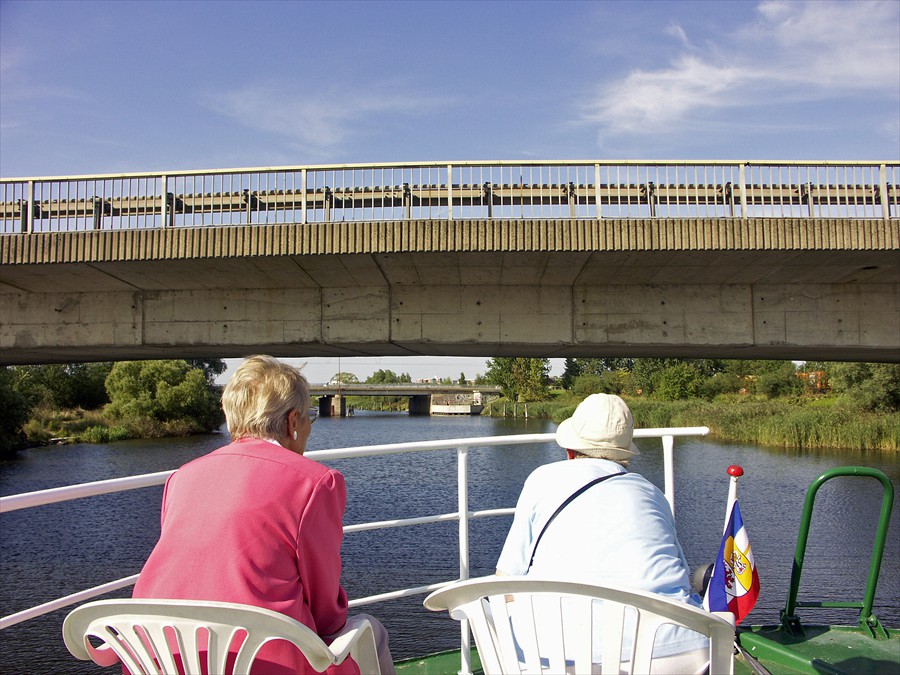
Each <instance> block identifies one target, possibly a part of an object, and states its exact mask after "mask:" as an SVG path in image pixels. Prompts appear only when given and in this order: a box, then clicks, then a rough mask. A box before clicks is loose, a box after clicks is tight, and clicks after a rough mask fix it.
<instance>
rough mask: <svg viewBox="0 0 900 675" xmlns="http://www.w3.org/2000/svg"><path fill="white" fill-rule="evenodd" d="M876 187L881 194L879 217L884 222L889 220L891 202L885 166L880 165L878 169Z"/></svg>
mask: <svg viewBox="0 0 900 675" xmlns="http://www.w3.org/2000/svg"><path fill="white" fill-rule="evenodd" d="M878 187H879V188H880V192H881V195H880V197H881V215H882V218H884V219H885V220H890V219H891V200H890V195H889V194H888V189H887V166H886V165H885V164H881V165H880V166H879V167H878Z"/></svg>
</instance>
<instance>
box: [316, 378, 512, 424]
mask: <svg viewBox="0 0 900 675" xmlns="http://www.w3.org/2000/svg"><path fill="white" fill-rule="evenodd" d="M309 393H310V394H312V396H314V397H318V399H319V414H320V415H323V416H331V415H335V416H337V415H340V416H341V417H345V416H346V415H347V397H348V396H390V397H398V398H406V399H408V406H407V409H408V411H409V414H410V415H430V414H431V413H432V404H434V403H437V404H446V403H450V402H453V403H459V404H466V405H468V404H479V405H480V404H482V403H487V399H488V397H489V396H490V395H494V396H500V393H501V392H500V388H499V387H495V386H493V385H477V386H476V385H462V384H435V383H428V384H420V383H409V382H407V383H400V384H366V383H362V382H348V383H346V384H341V385H340V386H338V385H332V384H326V385H321V384H319V385H316V384H314V385H311V386H310V388H309Z"/></svg>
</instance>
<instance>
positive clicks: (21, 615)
mask: <svg viewBox="0 0 900 675" xmlns="http://www.w3.org/2000/svg"><path fill="white" fill-rule="evenodd" d="M137 578H138V575H137V574H133V575H131V576H130V577H123V578H121V579H118V580H116V581H110V582H108V583H105V584H100V585H99V586H94V587H93V588H86V589H85V590H83V591H78V592H77V593H72V595H67V596H65V597H64V598H57V599H56V600H51V601H50V602H45V603H44V604H43V605H38V606H37V607H32V608H31V609H26V610H23V611H21V612H16V613H15V614H10V615H8V616H4V617H3V618H2V619H0V630H3V629H4V628H9V627H10V626H15V625H16V624H17V623H22V622H23V621H28V620H29V619H34V618H36V617H39V616H42V615H44V614H49V613H50V612H55V611H56V610H57V609H61V608H62V607H68V606H69V605H74V604H75V603H76V602H81V601H82V600H90V599H91V598H96V597H97V596H98V595H103V594H104V593H110V592H112V591H117V590H119V589H120V588H127V587H128V586H131V585H133V584H134V582H135V581H137Z"/></svg>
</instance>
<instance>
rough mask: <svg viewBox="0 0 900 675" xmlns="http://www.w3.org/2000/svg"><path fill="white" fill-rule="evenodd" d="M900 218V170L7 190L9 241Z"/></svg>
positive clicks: (595, 166)
mask: <svg viewBox="0 0 900 675" xmlns="http://www.w3.org/2000/svg"><path fill="white" fill-rule="evenodd" d="M768 217H772V218H860V219H861V218H868V219H873V218H877V219H890V218H900V163H898V162H877V161H872V162H728V161H706V162H688V161H658V162H639V161H633V162H632V161H618V162H610V161H602V162H601V161H588V160H585V161H568V162H543V161H535V162H456V163H399V164H348V165H310V166H289V167H277V168H271V167H263V168H249V169H221V170H218V169H217V170H209V171H186V172H164V173H128V174H109V175H91V176H56V177H34V178H11V179H2V180H0V233H2V234H15V233H36V232H66V231H84V230H122V229H164V228H176V227H211V226H222V225H226V226H228V225H248V224H279V223H327V222H366V221H404V220H454V219H457V220H458V219H509V218H518V219H543V218H582V219H603V218H660V219H665V218H740V219H746V218H768Z"/></svg>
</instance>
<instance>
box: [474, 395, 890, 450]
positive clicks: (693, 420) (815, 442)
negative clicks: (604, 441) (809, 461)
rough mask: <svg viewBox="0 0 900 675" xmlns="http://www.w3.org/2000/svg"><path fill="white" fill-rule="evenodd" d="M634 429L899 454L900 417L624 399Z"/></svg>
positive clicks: (806, 405)
mask: <svg viewBox="0 0 900 675" xmlns="http://www.w3.org/2000/svg"><path fill="white" fill-rule="evenodd" d="M623 398H624V399H625V401H626V402H627V403H628V406H629V407H630V408H631V411H632V413H633V414H634V419H635V425H636V426H637V427H643V428H650V427H694V426H704V427H709V430H710V436H711V437H713V438H716V439H718V440H723V441H730V442H737V443H756V444H759V445H766V446H772V447H783V448H849V449H856V450H880V451H890V452H900V413H874V412H863V411H859V410H854V409H851V408H848V407H846V406H842V405H839V404H838V403H837V402H835V401H832V400H828V399H812V400H809V401H803V400H796V401H794V400H754V399H747V398H746V397H740V398H739V397H735V398H733V399H727V400H718V399H717V400H716V401H712V402H710V401H702V400H689V401H654V400H649V399H641V398H638V397H627V396H623ZM578 403H579V399H574V398H572V397H570V396H567V395H559V396H557V397H556V398H555V399H554V400H550V401H540V402H535V403H528V404H524V403H518V404H515V405H514V404H512V403H509V402H507V401H505V400H504V399H500V400H497V401H493V402H491V404H490V405H489V406H488V407H487V408H486V409H485V411H484V412H483V413H482V414H485V415H493V416H504V415H505V416H507V417H513V416H515V417H524V416H525V415H526V414H527V416H528V417H533V418H544V419H551V420H553V421H554V422H556V423H559V422H561V421H563V420H564V419H566V418H567V417H569V416H571V414H572V412H573V411H574V410H575V407H576V406H577V405H578Z"/></svg>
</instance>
